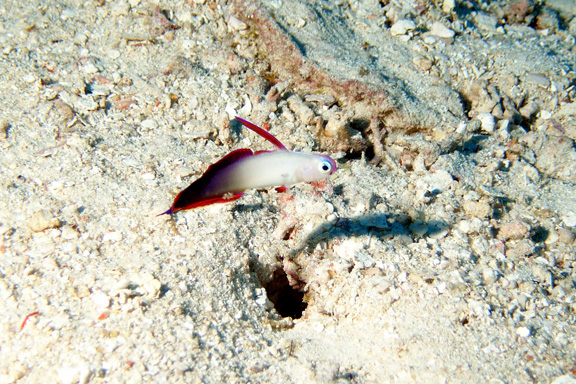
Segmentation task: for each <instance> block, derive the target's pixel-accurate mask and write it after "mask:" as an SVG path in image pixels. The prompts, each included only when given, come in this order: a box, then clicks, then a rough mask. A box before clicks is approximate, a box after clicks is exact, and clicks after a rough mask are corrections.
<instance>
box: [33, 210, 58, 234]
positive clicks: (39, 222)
mask: <svg viewBox="0 0 576 384" xmlns="http://www.w3.org/2000/svg"><path fill="white" fill-rule="evenodd" d="M61 225H62V223H61V222H60V220H58V219H57V218H55V217H46V216H45V215H44V213H43V212H41V211H38V212H36V213H34V214H33V215H32V216H31V217H30V219H29V220H28V223H27V226H28V228H30V230H32V231H33V232H42V231H44V230H45V229H49V228H58V227H60V226H61Z"/></svg>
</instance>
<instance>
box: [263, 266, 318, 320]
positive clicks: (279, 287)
mask: <svg viewBox="0 0 576 384" xmlns="http://www.w3.org/2000/svg"><path fill="white" fill-rule="evenodd" d="M264 288H266V293H267V295H268V300H270V301H271V302H272V304H274V308H275V309H276V312H278V314H279V315H280V316H282V317H291V318H293V319H299V318H301V317H302V313H304V310H305V309H306V307H307V306H308V304H307V303H305V302H304V292H301V291H299V290H297V289H294V288H293V287H291V286H290V282H289V281H288V276H287V275H286V272H284V269H282V268H278V269H277V270H276V271H274V276H273V277H272V280H270V282H268V284H266V285H265V286H264Z"/></svg>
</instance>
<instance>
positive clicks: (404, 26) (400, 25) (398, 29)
mask: <svg viewBox="0 0 576 384" xmlns="http://www.w3.org/2000/svg"><path fill="white" fill-rule="evenodd" d="M415 28H416V24H414V22H413V21H412V20H405V19H402V20H398V21H397V22H395V23H394V25H392V27H390V34H391V35H392V36H398V35H405V34H406V32H408V31H411V30H413V29H415Z"/></svg>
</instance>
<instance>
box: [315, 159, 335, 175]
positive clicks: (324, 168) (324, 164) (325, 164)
mask: <svg viewBox="0 0 576 384" xmlns="http://www.w3.org/2000/svg"><path fill="white" fill-rule="evenodd" d="M318 170H319V171H320V172H321V173H330V171H332V164H330V162H329V161H327V160H324V161H321V162H320V164H318Z"/></svg>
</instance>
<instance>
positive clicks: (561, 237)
mask: <svg viewBox="0 0 576 384" xmlns="http://www.w3.org/2000/svg"><path fill="white" fill-rule="evenodd" d="M558 241H560V242H561V243H564V244H572V243H574V232H572V231H571V230H570V229H568V228H560V229H558Z"/></svg>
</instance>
